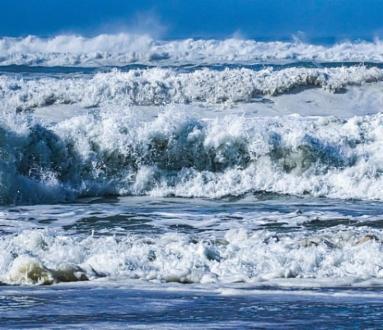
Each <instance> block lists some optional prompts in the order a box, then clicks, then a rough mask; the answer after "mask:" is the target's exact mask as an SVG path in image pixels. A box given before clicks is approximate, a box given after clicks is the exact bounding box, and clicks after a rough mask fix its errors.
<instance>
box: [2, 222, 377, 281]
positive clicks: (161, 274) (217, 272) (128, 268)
mask: <svg viewBox="0 0 383 330" xmlns="http://www.w3.org/2000/svg"><path fill="white" fill-rule="evenodd" d="M30 234H31V232H30V231H25V232H22V233H20V234H18V235H12V236H2V237H1V238H0V247H1V249H0V251H1V252H0V262H1V266H2V267H1V268H0V280H1V281H2V282H4V283H7V284H52V283H58V282H62V281H79V280H95V279H97V278H100V277H106V278H107V279H111V280H116V279H118V280H127V279H139V280H142V281H153V280H155V281H162V282H180V283H203V284H208V283H237V282H244V283H256V284H259V283H265V284H267V283H268V282H270V281H272V282H273V283H274V284H275V283H278V281H281V283H283V281H284V280H286V279H291V280H294V279H299V280H300V281H301V280H310V281H311V285H315V284H319V285H325V286H326V285H330V286H331V285H333V280H337V281H338V282H342V283H343V285H350V284H354V285H355V284H357V283H358V282H361V281H368V280H376V283H378V282H379V281H381V280H382V278H383V271H382V269H381V267H379V266H378V265H379V264H381V263H382V262H383V260H382V234H381V231H380V230H376V229H375V230H374V229H368V228H363V227H359V228H356V227H354V228H352V227H342V226H340V227H339V226H338V227H333V228H331V229H326V230H320V231H317V232H315V233H312V232H311V233H310V232H306V233H303V232H292V233H274V232H269V231H262V230H261V231H253V232H249V231H247V230H245V229H244V228H239V229H235V230H234V229H232V230H229V231H227V232H226V233H225V234H224V236H222V237H221V236H219V237H218V236H215V235H216V234H212V233H210V234H209V237H204V236H202V237H201V236H199V237H194V236H193V235H187V234H181V233H167V234H163V235H157V236H141V235H132V234H127V235H121V236H119V237H113V236H101V237H93V236H90V237H81V236H78V235H76V236H68V235H65V234H58V233H52V232H41V233H40V234H41V235H42V238H43V240H44V242H45V245H44V246H35V247H34V248H33V249H29V248H28V247H27V246H25V245H23V244H20V242H22V241H23V240H24V239H26V238H27V237H28V235H30ZM32 234H33V232H32Z"/></svg>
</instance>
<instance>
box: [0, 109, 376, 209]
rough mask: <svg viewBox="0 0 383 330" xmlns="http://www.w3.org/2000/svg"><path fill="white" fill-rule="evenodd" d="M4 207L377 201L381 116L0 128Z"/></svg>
mask: <svg viewBox="0 0 383 330" xmlns="http://www.w3.org/2000/svg"><path fill="white" fill-rule="evenodd" d="M1 120H2V123H1V130H0V134H1V139H2V144H1V149H0V152H1V154H2V155H3V157H2V159H1V162H0V187H1V191H0V196H1V202H2V203H13V202H16V203H19V202H48V201H62V200H72V199H73V198H76V197H78V196H100V195H105V194H116V195H125V194H128V195H129V194H130V195H155V196H169V195H175V196H183V197H209V198H219V197H223V196H226V195H241V194H244V193H246V192H249V191H269V192H275V193H282V194H298V195H300V194H311V195H312V196H327V197H331V198H360V199H377V200H381V199H383V195H382V189H381V186H382V183H383V181H382V180H383V176H382V173H383V172H382V164H383V160H382V155H381V152H380V150H381V149H382V144H383V140H382V137H383V131H382V127H383V115H382V114H376V115H371V116H361V117H353V118H350V119H348V120H341V119H336V118H334V117H322V118H321V117H320V118H312V117H301V116H298V115H292V116H285V117H271V118H261V117H250V118H246V117H238V116H222V117H221V118H216V119H212V120H202V119H200V118H196V117H191V116H189V115H188V114H187V113H185V112H182V111H176V110H175V109H171V110H170V111H166V112H164V113H161V114H160V115H159V116H158V117H157V118H154V119H151V120H149V121H142V120H141V119H140V114H139V113H135V112H131V111H126V112H124V111H120V112H115V111H105V112H100V113H99V114H96V115H92V114H87V115H82V116H78V117H73V118H71V119H68V120H64V121H61V122H59V123H57V124H49V125H48V124H44V123H38V122H36V121H34V120H33V119H31V118H30V117H29V116H27V115H18V116H17V115H12V116H11V115H3V117H2V118H1Z"/></svg>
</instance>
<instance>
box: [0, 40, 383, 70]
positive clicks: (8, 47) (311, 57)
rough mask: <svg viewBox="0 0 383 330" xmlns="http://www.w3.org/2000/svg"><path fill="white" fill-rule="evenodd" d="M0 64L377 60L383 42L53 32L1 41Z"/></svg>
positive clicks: (73, 64) (70, 64)
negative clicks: (320, 42)
mask: <svg viewBox="0 0 383 330" xmlns="http://www.w3.org/2000/svg"><path fill="white" fill-rule="evenodd" d="M0 54H1V56H0V64H1V65H12V64H18V65H40V66H41V65H43V66H96V67H97V66H105V65H117V66H120V65H126V64H130V63H157V64H169V63H172V64H175V63H177V64H191V63H194V64H201V63H243V62H247V63H265V62H297V61H315V62H382V60H383V44H382V42H381V41H379V40H377V41H375V42H349V41H345V42H341V43H337V44H334V45H330V46H323V45H315V44H308V43H304V42H300V41H294V42H280V41H273V42H259V41H255V40H242V39H236V38H230V39H225V40H214V39H211V40H204V39H197V40H195V39H184V40H171V41H160V40H155V39H152V38H151V37H150V36H148V35H134V34H127V33H125V34H123V33H121V34H114V35H108V34H103V35H98V36H95V37H91V38H87V37H83V36H76V35H57V36H54V37H51V38H40V37H36V36H28V37H25V38H9V37H2V38H1V39H0Z"/></svg>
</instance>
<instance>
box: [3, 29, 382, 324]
mask: <svg viewBox="0 0 383 330" xmlns="http://www.w3.org/2000/svg"><path fill="white" fill-rule="evenodd" d="M382 63H383V43H382V42H380V41H379V40H376V41H358V42H349V41H345V42H340V43H336V44H309V43H304V42H301V41H298V40H296V41H291V42H288V41H284V42H282V41H262V42H259V41H255V40H243V39H235V38H233V39H226V40H204V39H186V40H167V41H158V40H155V39H152V38H150V37H149V36H145V35H129V34H115V35H99V36H96V37H93V38H86V37H81V36H70V35H61V36H56V37H52V38H40V37H33V36H29V37H25V38H6V37H3V38H0V327H2V328H17V329H20V328H42V327H47V328H54V329H61V328H65V329H77V328H92V329H98V328H108V329H109V328H110V329H114V328H115V329H117V328H127V327H129V328H134V329H174V328H185V329H194V328H201V327H202V328H204V329H205V328H206V329H217V328H224V329H240V328H241V329H253V328H273V329H274V328H283V329H286V328H291V329H300V328H302V329H305V328H307V327H309V326H310V327H312V326H314V327H315V328H349V327H351V328H376V327H379V326H380V325H381V321H382V319H383V295H382V294H383V204H382V200H383V188H382V187H383V113H382V112H381V111H382V106H383V94H382V91H383V64H382Z"/></svg>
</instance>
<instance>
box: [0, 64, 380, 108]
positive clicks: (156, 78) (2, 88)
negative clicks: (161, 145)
mask: <svg viewBox="0 0 383 330" xmlns="http://www.w3.org/2000/svg"><path fill="white" fill-rule="evenodd" d="M382 80H383V70H382V69H379V68H377V67H370V68H367V67H365V66H351V67H336V68H317V69H314V68H285V69H282V70H274V69H273V68H265V69H261V70H258V71H256V70H251V69H246V68H238V69H225V70H223V71H217V70H212V69H208V68H205V69H198V70H195V71H192V72H182V71H180V70H175V69H164V68H148V69H134V70H130V71H128V72H120V71H117V70H113V71H111V72H108V73H98V74H95V75H77V76H73V75H68V76H66V75H63V76H60V77H49V76H45V77H39V76H37V77H34V78H33V79H28V77H25V76H24V77H19V78H18V77H15V76H9V75H1V76H0V100H1V102H2V106H3V107H7V108H8V109H18V110H25V109H32V108H36V107H43V106H47V105H52V104H75V103H78V104H80V105H82V106H85V107H94V106H101V105H108V104H109V105H110V104H112V105H120V106H128V105H163V104H170V103H178V104H187V103H191V102H199V103H208V104H220V103H236V102H243V103H246V102H252V100H253V99H254V98H257V97H260V96H264V95H269V96H271V95H274V96H275V95H280V94H284V93H290V92H296V91H299V90H304V89H308V88H323V89H325V90H328V91H330V92H339V91H343V90H344V89H346V88H347V87H348V86H352V85H360V84H363V83H369V82H377V81H382Z"/></svg>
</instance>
